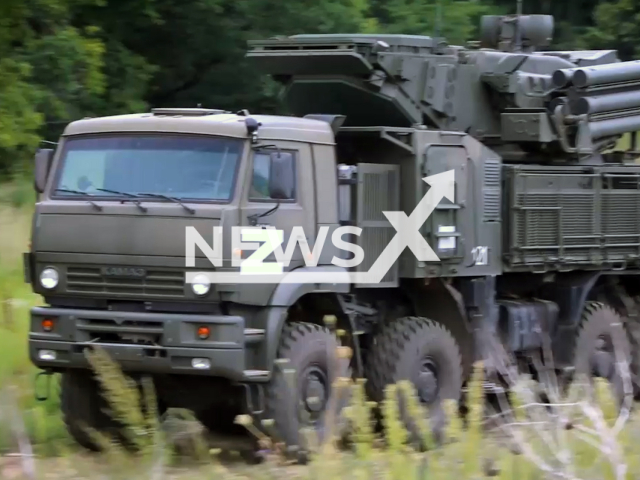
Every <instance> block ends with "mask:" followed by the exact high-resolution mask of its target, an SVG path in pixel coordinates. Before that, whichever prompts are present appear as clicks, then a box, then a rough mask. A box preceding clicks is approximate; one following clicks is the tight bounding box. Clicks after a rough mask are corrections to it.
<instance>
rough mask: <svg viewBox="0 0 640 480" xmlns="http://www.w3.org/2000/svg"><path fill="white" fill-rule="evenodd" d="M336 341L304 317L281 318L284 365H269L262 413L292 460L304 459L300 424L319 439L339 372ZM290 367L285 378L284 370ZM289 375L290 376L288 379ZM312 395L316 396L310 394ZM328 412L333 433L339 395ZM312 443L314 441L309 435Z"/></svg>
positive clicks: (304, 443)
mask: <svg viewBox="0 0 640 480" xmlns="http://www.w3.org/2000/svg"><path fill="white" fill-rule="evenodd" d="M337 348H338V341H337V339H336V337H335V335H333V334H332V333H331V331H330V330H329V329H327V328H325V327H322V326H320V325H316V324H312V323H304V322H292V323H289V324H286V325H285V326H284V328H283V330H282V334H281V337H280V345H279V348H278V356H277V358H279V359H288V361H289V363H288V365H287V366H286V367H284V368H281V367H280V366H277V365H276V366H275V367H274V370H273V377H272V379H271V381H270V382H269V384H268V385H267V386H266V388H265V411H264V413H263V415H262V418H264V419H270V420H273V421H274V425H273V429H271V431H272V432H273V431H275V434H276V436H277V439H276V440H277V441H282V442H284V443H285V445H286V446H287V449H288V450H289V451H290V452H291V454H292V456H293V457H294V459H295V460H297V462H298V463H301V464H303V463H306V462H307V461H308V459H309V455H308V454H309V451H308V450H309V446H308V445H307V440H306V438H305V433H304V432H301V429H302V428H305V427H306V428H308V427H311V428H312V429H313V430H314V431H315V435H316V438H317V439H318V440H319V441H320V442H322V441H323V440H324V439H325V434H326V430H327V427H328V425H327V423H326V422H327V415H326V413H327V410H326V408H327V406H330V405H332V403H331V402H333V401H334V399H333V398H332V395H333V394H334V393H335V392H336V389H335V388H334V382H335V381H336V380H337V378H338V377H339V375H340V371H339V361H338V358H337ZM288 369H291V370H294V371H295V373H294V374H293V375H292V377H293V378H288V376H287V374H286V373H285V370H288ZM292 379H293V382H291V380H292ZM316 399H317V400H316ZM339 400H340V402H339V404H336V409H335V413H334V412H332V413H331V414H330V415H331V418H332V419H336V422H334V423H333V425H332V426H331V428H332V431H333V432H334V433H335V432H336V429H337V428H339V426H336V424H337V423H340V422H339V421H338V420H337V419H340V418H341V413H342V409H343V408H344V406H345V403H346V402H345V401H343V399H342V398H340V399H339ZM313 440H314V441H313V442H312V443H314V444H315V443H316V439H315V438H314V439H313Z"/></svg>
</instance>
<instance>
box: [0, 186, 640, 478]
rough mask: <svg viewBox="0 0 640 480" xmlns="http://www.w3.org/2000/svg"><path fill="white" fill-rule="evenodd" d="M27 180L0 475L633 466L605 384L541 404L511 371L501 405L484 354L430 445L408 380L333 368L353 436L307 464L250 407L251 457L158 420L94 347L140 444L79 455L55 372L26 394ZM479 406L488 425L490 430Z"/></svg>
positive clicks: (394, 474)
mask: <svg viewBox="0 0 640 480" xmlns="http://www.w3.org/2000/svg"><path fill="white" fill-rule="evenodd" d="M30 188H31V186H30V184H29V183H28V182H22V183H16V184H14V185H13V186H11V187H4V186H3V187H2V188H0V300H2V301H3V302H4V303H2V308H1V309H0V478H29V479H38V480H40V479H44V478H56V479H57V478H60V479H62V478H64V479H71V478H97V477H101V478H105V479H120V478H122V479H123V480H124V479H137V478H140V479H142V478H153V479H165V478H166V479H169V478H174V479H180V480H190V479H194V480H195V479H201V478H214V477H215V478H236V479H242V478H246V479H275V478H278V479H285V478H305V479H306V478H308V479H319V478H346V477H352V478H357V479H360V478H361V479H368V478H388V479H403V480H405V479H406V480H408V479H409V478H412V479H413V478H420V479H422V478H429V479H436V480H444V479H450V478H459V479H460V480H468V479H479V478H484V477H492V476H493V477H496V478H499V479H505V480H506V479H514V478H518V479H520V478H522V479H524V480H533V479H543V478H544V479H546V478H558V479H571V480H574V479H575V480H578V479H598V480H602V479H606V480H609V479H611V480H614V479H615V480H618V479H631V478H640V459H639V458H638V455H637V452H636V451H635V449H636V445H637V440H638V439H640V420H639V419H638V418H637V416H632V417H630V418H628V419H627V418H626V417H625V415H624V414H625V412H626V409H623V415H622V416H619V415H618V414H617V410H616V409H615V408H614V406H613V401H612V399H611V397H610V395H609V394H608V390H607V388H606V385H603V384H602V383H601V382H598V383H597V390H596V391H597V393H598V395H597V396H596V400H597V401H591V400H589V396H588V395H587V391H586V390H585V388H586V387H585V385H586V384H585V383H584V382H582V383H576V384H574V386H573V388H572V389H571V391H570V394H569V396H568V397H566V398H561V399H557V400H554V406H552V407H548V406H547V407H545V406H541V405H540V404H539V402H538V397H537V396H536V394H535V393H534V391H535V388H536V387H535V385H533V384H532V383H531V382H530V380H529V379H528V378H527V377H525V376H523V377H520V378H518V379H516V382H515V383H514V388H513V391H512V394H511V395H510V396H504V395H502V396H501V395H499V396H498V399H497V402H498V403H499V404H500V405H501V407H502V408H501V413H500V415H498V414H497V412H496V411H494V410H493V407H492V405H494V404H495V403H496V399H493V400H494V401H493V403H489V402H487V401H486V398H485V397H484V394H483V391H482V387H481V385H482V372H483V370H482V368H481V367H482V365H481V364H478V365H477V366H476V367H477V368H476V370H475V376H474V381H473V382H472V384H471V386H470V390H469V406H470V412H469V415H468V417H467V418H466V419H462V418H460V417H458V416H457V411H456V410H455V408H454V405H451V404H447V405H446V408H447V411H448V412H449V418H450V422H449V424H448V427H447V431H446V435H445V437H444V439H442V442H441V443H440V444H439V445H436V444H435V442H434V439H433V438H431V435H430V430H429V428H428V418H427V417H428V414H427V412H425V411H424V410H423V409H422V408H421V406H419V405H418V402H417V400H416V397H415V394H414V393H415V392H413V389H412V387H411V386H410V385H407V384H403V383H401V384H399V385H390V386H389V388H388V390H387V395H386V399H385V401H384V402H383V403H382V404H381V405H374V404H371V403H370V402H368V401H367V399H366V398H365V395H364V385H363V381H362V380H356V381H351V380H348V379H340V380H339V385H340V388H341V389H342V390H343V391H345V390H349V392H350V395H351V397H350V398H351V403H350V405H349V407H348V408H347V410H346V412H345V415H346V416H347V418H348V419H349V422H350V424H351V445H350V448H349V449H348V450H345V449H344V448H341V447H340V446H339V445H338V443H337V442H336V441H335V439H333V440H332V441H330V442H328V443H326V444H324V445H317V446H316V449H315V450H314V454H313V456H312V461H311V463H310V464H309V465H308V466H306V467H297V466H291V465H290V464H289V463H288V461H287V460H286V459H285V456H284V455H283V451H284V446H283V445H280V444H278V443H277V442H274V441H272V440H271V439H270V438H269V437H267V436H264V435H263V434H261V433H259V431H258V429H256V428H255V426H254V425H253V420H252V419H251V418H250V417H247V416H241V417H239V418H238V419H237V422H238V423H240V424H242V425H244V426H245V427H246V428H247V429H248V431H250V432H253V433H254V434H255V435H257V436H259V437H260V443H261V448H262V453H263V457H264V458H263V465H262V466H260V467H257V468H256V467H250V466H247V465H245V464H244V463H242V462H241V461H233V459H231V460H229V459H225V458H223V457H221V452H219V451H217V450H210V448H209V445H208V444H207V442H206V439H205V438H204V437H203V436H202V434H201V430H200V429H193V428H191V427H192V426H193V422H195V421H194V420H193V419H192V418H191V417H190V416H189V412H183V411H170V412H169V415H168V416H167V418H166V419H165V420H164V422H162V423H159V422H157V421H156V418H155V416H154V415H152V414H151V415H147V414H145V413H143V412H142V411H141V410H138V409H136V408H132V406H134V405H137V404H140V402H141V401H144V400H145V398H146V399H147V400H151V401H150V402H147V403H149V404H153V402H152V400H153V391H148V392H147V393H148V397H143V398H140V397H139V392H138V391H137V390H136V389H132V388H131V386H130V385H129V384H128V382H127V378H126V377H125V376H124V375H123V374H122V372H120V370H119V369H118V368H117V365H116V364H114V363H113V362H112V361H111V360H110V359H109V357H108V356H104V355H101V351H100V350H97V351H96V355H97V356H95V357H92V360H93V365H94V366H95V369H96V371H97V373H98V375H99V377H100V379H101V381H102V383H103V385H104V387H106V390H107V391H108V392H109V393H108V395H107V397H108V400H109V402H110V405H111V409H112V411H113V412H114V413H115V414H116V415H117V416H118V418H120V419H121V420H122V421H123V422H124V423H125V425H127V426H129V427H130V432H132V435H133V439H134V440H135V441H136V443H137V445H138V446H139V447H140V448H139V450H138V451H137V452H136V453H132V452H127V451H126V450H124V449H123V448H121V446H119V445H118V444H117V443H114V444H112V443H110V441H109V440H110V439H106V438H103V440H105V441H107V442H108V445H110V446H109V448H108V449H107V451H106V452H105V453H104V454H103V455H99V456H95V455H87V454H86V453H84V452H82V451H81V450H79V449H77V448H76V447H75V445H74V444H73V443H72V442H71V440H70V438H69V436H68V434H67V433H66V430H65V429H64V426H63V424H62V420H61V418H60V413H59V399H58V392H57V389H56V385H55V383H54V385H53V387H54V388H53V390H52V392H51V393H52V395H51V398H50V399H49V400H48V401H47V402H42V403H40V402H36V401H35V400H34V396H33V375H34V374H35V373H36V370H35V368H33V367H32V366H31V364H30V362H29V360H28V354H27V348H26V346H27V332H28V325H27V318H28V309H29V307H30V306H32V305H36V304H38V303H39V302H40V299H39V298H38V297H37V296H35V295H33V294H32V293H31V291H30V289H29V287H28V285H25V284H24V282H23V276H22V265H21V254H22V253H23V252H24V251H25V250H26V248H27V245H28V241H29V230H30V222H31V218H30V214H31V209H30V207H29V205H31V204H32V196H30V195H31V193H30V192H29V189H30ZM30 198H31V200H28V199H30ZM25 199H27V200H25ZM341 352H342V351H341ZM102 353H104V352H102ZM340 356H341V358H342V357H344V355H342V354H341V355H340ZM399 395H400V396H401V398H403V399H404V400H405V402H406V405H407V408H408V411H410V412H411V415H412V418H414V419H415V421H416V423H417V424H418V425H421V426H422V428H421V430H422V433H423V435H424V436H425V439H426V443H427V444H429V445H431V447H437V448H431V449H429V450H428V451H427V452H425V453H419V452H416V451H415V450H414V449H412V448H411V447H410V446H409V445H407V444H406V440H407V432H406V431H405V429H404V427H403V424H402V422H401V421H400V416H399V403H398V401H397V399H398V396H399ZM378 407H379V408H380V410H381V412H382V414H383V423H382V424H383V431H382V432H381V433H376V431H375V429H374V422H373V418H374V415H373V412H374V409H375V408H378ZM488 417H491V420H492V421H493V422H494V423H495V424H497V426H498V428H497V429H492V430H490V431H489V430H488V426H487V425H488V424H487V418H488ZM465 422H467V423H466V425H465ZM265 425H266V426H269V422H265ZM23 429H24V432H22V430H23ZM185 439H186V440H185ZM185 445H187V447H185ZM178 447H180V448H178ZM29 449H33V451H34V452H35V460H34V457H30V456H28V455H23V456H19V457H7V456H4V457H3V454H6V453H16V452H22V453H23V454H25V453H29Z"/></svg>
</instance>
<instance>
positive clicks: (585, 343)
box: [574, 302, 633, 406]
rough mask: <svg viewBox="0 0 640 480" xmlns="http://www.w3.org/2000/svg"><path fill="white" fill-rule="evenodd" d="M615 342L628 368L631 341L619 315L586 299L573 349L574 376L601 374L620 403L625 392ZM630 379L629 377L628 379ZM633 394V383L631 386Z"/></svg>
mask: <svg viewBox="0 0 640 480" xmlns="http://www.w3.org/2000/svg"><path fill="white" fill-rule="evenodd" d="M614 342H615V343H617V348H618V351H619V353H620V355H621V357H622V358H623V359H624V361H625V362H627V372H629V370H630V369H631V363H632V358H631V344H630V342H629V337H628V334H627V332H626V329H625V326H624V322H623V320H622V317H621V316H620V315H619V314H618V313H617V312H616V311H615V310H614V309H613V308H611V307H610V306H608V305H605V304H603V303H598V302H589V303H587V305H586V306H585V309H584V312H583V314H582V319H581V322H580V325H579V327H578V332H577V336H576V341H575V347H574V348H575V349H574V367H575V372H574V374H575V375H576V376H583V375H584V376H586V377H587V378H592V377H602V378H605V379H606V380H608V381H609V382H610V384H611V387H612V390H613V395H614V397H615V399H616V401H617V402H618V405H619V406H621V405H622V403H623V401H624V397H625V393H624V381H623V377H622V375H621V373H622V372H621V371H620V369H619V368H617V366H616V358H615V352H614V348H613V347H614ZM629 381H630V382H631V378H629ZM631 388H632V391H631V392H630V393H631V394H632V395H633V386H631Z"/></svg>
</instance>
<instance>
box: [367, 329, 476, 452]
mask: <svg viewBox="0 0 640 480" xmlns="http://www.w3.org/2000/svg"><path fill="white" fill-rule="evenodd" d="M365 373H366V375H365V376H366V378H367V387H368V394H369V396H370V397H371V398H372V399H373V400H375V401H376V402H381V401H382V400H384V393H385V389H386V387H387V386H388V385H393V384H397V383H399V382H400V381H403V380H409V381H411V383H412V384H413V385H414V387H415V389H416V390H417V394H418V399H419V400H420V403H421V404H422V405H423V406H426V407H427V408H428V410H429V413H430V417H431V418H432V422H433V423H432V429H433V430H434V433H435V434H436V436H437V434H438V433H439V432H440V431H441V429H442V427H443V426H444V421H445V415H444V409H443V403H444V401H445V400H454V401H456V402H459V401H460V398H461V396H462V384H463V367H462V357H461V355H460V349H459V347H458V343H457V342H456V340H455V339H454V338H453V335H452V334H451V333H450V332H449V331H448V330H447V329H446V328H445V327H444V326H443V325H440V324H438V323H436V322H433V321H431V320H428V319H426V318H421V317H405V318H400V319H398V320H395V321H393V322H391V323H389V324H387V325H385V326H384V327H383V329H382V330H381V331H380V333H379V334H378V335H377V336H376V338H375V344H374V345H373V346H372V347H371V352H370V355H369V357H368V359H367V363H366V366H365ZM403 403H404V402H403ZM400 407H401V408H400V414H401V416H402V421H403V423H404V424H405V427H406V428H407V430H408V432H409V435H410V441H411V443H413V444H414V445H416V446H417V447H418V448H419V449H424V448H426V445H425V444H424V437H423V435H422V432H420V431H419V429H418V426H417V425H416V423H415V421H414V420H413V419H412V418H411V416H410V414H409V412H407V411H406V408H403V404H402V403H401V405H400ZM425 433H426V432H425Z"/></svg>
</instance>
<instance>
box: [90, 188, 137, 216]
mask: <svg viewBox="0 0 640 480" xmlns="http://www.w3.org/2000/svg"><path fill="white" fill-rule="evenodd" d="M96 190H98V191H99V192H107V193H113V194H114V195H124V196H125V197H131V198H132V199H133V200H121V203H124V202H127V201H131V202H133V203H135V204H136V206H137V207H138V208H139V209H140V210H141V211H143V212H144V213H147V208H146V207H144V206H142V203H140V200H136V199H137V198H138V195H136V194H135V193H128V192H119V191H118V190H108V189H106V188H96Z"/></svg>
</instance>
